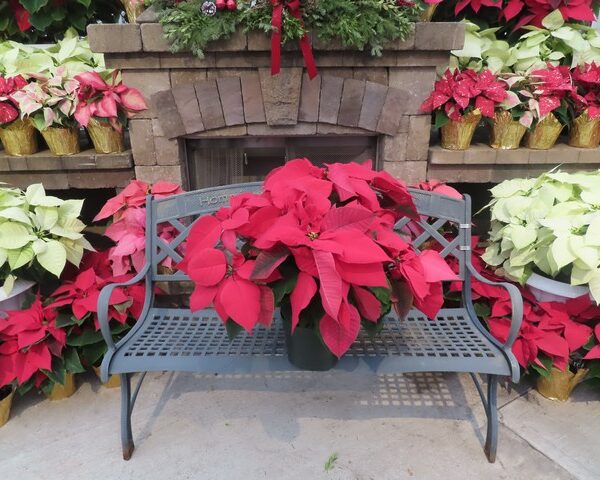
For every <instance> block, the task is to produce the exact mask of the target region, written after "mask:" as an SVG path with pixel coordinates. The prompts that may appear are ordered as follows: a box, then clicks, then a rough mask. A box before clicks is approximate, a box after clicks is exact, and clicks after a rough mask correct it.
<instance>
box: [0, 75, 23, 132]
mask: <svg viewBox="0 0 600 480" xmlns="http://www.w3.org/2000/svg"><path fill="white" fill-rule="evenodd" d="M25 85H27V81H26V80H25V79H24V78H23V77H22V76H21V75H17V76H16V77H2V76H0V125H5V124H7V123H10V122H12V121H13V120H16V119H17V118H18V117H19V110H18V108H17V104H16V102H15V101H14V100H13V99H12V94H13V93H15V92H16V91H18V90H20V89H21V88H23V87H24V86H25Z"/></svg>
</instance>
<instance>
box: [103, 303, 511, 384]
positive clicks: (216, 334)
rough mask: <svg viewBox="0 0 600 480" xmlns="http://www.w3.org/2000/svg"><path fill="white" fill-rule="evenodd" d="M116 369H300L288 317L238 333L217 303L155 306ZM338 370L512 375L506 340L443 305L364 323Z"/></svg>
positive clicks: (113, 363)
mask: <svg viewBox="0 0 600 480" xmlns="http://www.w3.org/2000/svg"><path fill="white" fill-rule="evenodd" d="M109 368H110V372H111V373H113V374H115V373H118V374H122V373H133V372H144V371H187V372H204V373H262V372H271V371H290V370H296V367H294V366H293V365H292V364H290V363H289V361H288V359H287V354H286V348H285V335H284V332H283V326H282V323H281V321H280V320H279V319H278V318H276V319H275V321H274V323H273V325H272V327H271V328H264V327H258V328H257V329H256V330H255V331H254V333H253V334H252V335H249V334H247V333H246V332H242V333H240V334H239V335H238V336H237V337H235V338H234V339H233V340H230V339H229V338H228V336H227V332H226V330H225V327H224V326H223V323H222V322H221V320H220V319H219V318H218V316H217V314H216V312H215V311H214V310H213V309H206V310H203V311H201V312H197V313H192V312H190V311H189V310H181V309H164V308H153V309H150V311H149V312H148V316H147V320H146V321H145V322H144V323H143V325H142V326H141V328H139V329H138V330H137V331H136V332H135V333H134V334H133V335H132V336H130V337H128V338H127V340H126V341H125V342H124V343H123V344H122V345H120V346H119V347H118V349H117V351H116V352H114V353H113V354H112V358H111V359H110V367H109ZM336 368H337V369H338V370H345V371H352V372H360V371H365V372H377V373H400V372H422V371H437V372H477V373H485V374H494V375H510V374H511V371H510V369H509V366H508V363H507V361H506V358H505V355H504V353H503V352H502V350H501V348H499V347H498V346H497V345H495V344H494V343H493V341H492V340H491V339H490V338H489V337H488V336H487V335H486V334H484V333H483V332H482V331H481V330H480V329H478V328H477V327H476V326H475V325H474V324H473V322H472V321H471V320H470V317H469V315H468V313H467V312H466V310H465V309H460V308H457V309H444V310H441V311H440V312H439V314H438V316H437V318H436V319H435V320H430V319H428V318H427V317H426V316H425V315H424V314H423V313H421V312H420V311H418V310H412V311H411V312H410V313H409V314H408V316H407V317H406V319H404V320H399V319H398V318H397V316H395V315H392V314H390V315H388V316H387V317H386V319H385V327H384V329H383V331H382V332H381V333H380V334H378V335H377V336H375V337H369V336H368V334H367V333H366V332H365V331H364V330H362V331H361V333H360V335H359V337H358V339H357V340H356V341H355V342H354V344H353V345H352V346H351V347H350V350H349V351H348V352H347V353H346V354H345V355H344V356H343V357H342V359H341V360H340V362H339V363H338V365H337V367H336Z"/></svg>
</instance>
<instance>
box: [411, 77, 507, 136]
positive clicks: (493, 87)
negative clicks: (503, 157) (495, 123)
mask: <svg viewBox="0 0 600 480" xmlns="http://www.w3.org/2000/svg"><path fill="white" fill-rule="evenodd" d="M506 91H507V85H506V84H505V83H504V82H501V81H499V80H498V79H497V78H496V76H495V75H494V74H493V73H492V72H491V71H490V70H487V69H486V70H482V71H481V72H476V71H475V70H473V69H470V68H468V69H465V70H459V69H456V70H454V71H452V70H450V69H448V70H446V71H445V72H444V75H443V76H442V78H441V79H439V80H438V81H436V82H435V86H434V89H433V92H431V95H429V97H428V98H427V99H426V100H425V101H424V102H423V104H422V105H421V111H423V112H428V113H431V112H435V114H436V122H435V125H436V126H437V127H439V126H442V125H443V124H445V123H446V122H447V121H448V120H453V121H460V120H461V118H462V117H463V116H464V115H465V114H467V113H469V112H472V111H474V110H478V111H479V112H481V115H483V116H484V117H489V118H492V117H493V116H494V112H495V110H496V107H497V106H498V105H499V104H500V103H501V102H503V101H504V100H506V97H507V93H506Z"/></svg>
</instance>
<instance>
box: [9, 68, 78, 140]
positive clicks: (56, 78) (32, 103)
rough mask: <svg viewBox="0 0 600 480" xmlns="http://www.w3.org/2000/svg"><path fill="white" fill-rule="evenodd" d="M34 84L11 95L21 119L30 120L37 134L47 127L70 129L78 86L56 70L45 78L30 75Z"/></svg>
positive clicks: (74, 81)
mask: <svg viewBox="0 0 600 480" xmlns="http://www.w3.org/2000/svg"><path fill="white" fill-rule="evenodd" d="M31 77H32V79H33V80H34V81H32V82H31V83H29V84H27V85H26V86H24V87H23V88H22V89H21V90H19V91H18V92H15V93H14V94H13V95H12V98H13V99H14V101H16V102H17V104H18V106H19V110H20V112H21V118H27V117H28V118H30V119H31V120H32V122H33V124H34V125H35V127H36V128H37V129H38V130H45V129H46V128H48V127H53V126H55V127H56V126H57V127H74V126H76V122H75V120H74V117H73V115H74V114H75V109H76V107H77V92H78V90H79V82H78V81H77V80H75V79H74V78H69V77H67V76H66V72H65V69H64V68H62V67H59V68H57V69H56V71H55V72H54V74H51V75H50V76H48V77H45V76H43V75H32V76H31Z"/></svg>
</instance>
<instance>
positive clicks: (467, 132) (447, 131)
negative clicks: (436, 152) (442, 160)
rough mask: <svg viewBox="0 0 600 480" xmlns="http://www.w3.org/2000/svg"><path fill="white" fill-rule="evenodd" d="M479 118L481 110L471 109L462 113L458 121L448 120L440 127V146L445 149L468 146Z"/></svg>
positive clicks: (457, 148)
mask: <svg viewBox="0 0 600 480" xmlns="http://www.w3.org/2000/svg"><path fill="white" fill-rule="evenodd" d="M480 120H481V112H480V111H479V110H473V111H472V112H469V113H467V114H465V115H463V116H462V118H461V119H460V120H459V121H454V120H450V121H449V122H448V123H446V125H444V126H443V127H442V148H445V149H447V150H466V149H467V148H469V146H470V145H471V140H473V134H474V133H475V129H476V128H477V125H479V121H480Z"/></svg>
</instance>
